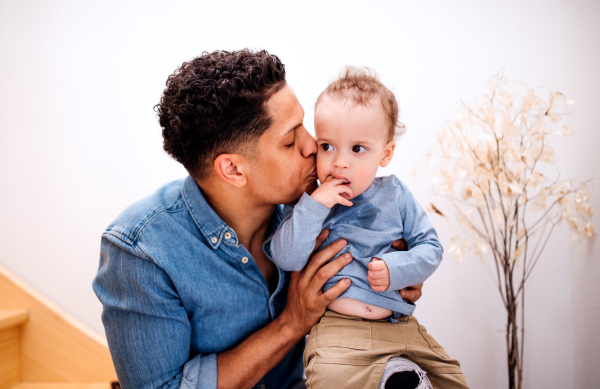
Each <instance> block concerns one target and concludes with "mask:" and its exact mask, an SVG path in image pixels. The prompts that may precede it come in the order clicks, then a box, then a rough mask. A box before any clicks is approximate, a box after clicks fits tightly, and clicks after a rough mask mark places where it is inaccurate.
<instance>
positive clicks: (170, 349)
mask: <svg viewBox="0 0 600 389" xmlns="http://www.w3.org/2000/svg"><path fill="white" fill-rule="evenodd" d="M280 220H281V208H280V207H277V208H276V210H275V213H274V215H273V220H272V223H273V224H272V228H273V230H274V229H275V228H276V227H277V224H278V223H279V222H280ZM227 232H229V234H231V237H229V238H227V237H226V236H229V234H226V233H227ZM244 257H247V258H249V260H248V261H247V262H246V263H243V261H242V258H244ZM288 281H289V273H286V272H284V271H283V270H279V282H278V285H277V289H276V290H275V292H274V293H273V294H271V293H269V286H268V284H267V282H266V281H265V279H264V277H263V275H262V273H261V272H260V270H259V268H258V267H257V266H256V263H255V262H254V260H253V259H252V256H251V255H250V253H249V252H248V251H247V250H246V249H245V248H244V247H243V246H241V245H239V244H238V241H237V236H236V234H235V231H233V230H232V229H231V228H230V227H229V226H228V225H227V224H225V223H224V222H223V221H222V220H221V219H220V218H219V217H218V216H217V214H216V213H215V212H214V211H213V210H212V208H210V206H209V205H208V204H207V203H206V201H205V200H204V197H203V196H202V192H201V191H200V189H199V187H198V186H197V184H196V182H195V181H194V180H193V179H192V178H191V177H188V178H187V179H185V180H181V181H176V182H173V183H170V184H168V185H165V186H164V187H162V188H160V189H159V190H158V191H157V192H156V193H155V194H154V195H152V196H150V197H147V198H145V199H143V200H141V201H139V202H137V203H135V204H134V205H132V206H130V207H129V208H127V209H126V210H125V211H124V212H123V213H122V214H121V215H120V216H119V217H118V218H117V219H116V220H115V221H114V222H113V223H112V224H111V225H110V226H109V227H108V229H107V230H106V231H105V232H104V234H103V235H102V244H101V254H100V268H99V270H98V275H97V276H96V279H95V280H94V285H93V286H94V291H95V292H96V295H97V296H98V298H99V299H100V301H101V302H102V304H103V305H104V310H103V313H102V321H103V323H104V327H105V329H106V336H107V338H108V344H109V347H110V352H111V355H112V358H113V362H114V364H115V368H116V370H117V375H118V377H119V381H120V383H121V386H122V387H123V388H125V389H128V388H135V389H141V388H180V387H181V388H203V389H204V388H210V389H213V388H216V387H217V353H220V352H223V351H226V350H229V349H231V348H233V347H235V346H237V345H238V344H240V343H241V342H242V341H243V340H244V339H245V338H246V337H248V336H249V335H251V334H252V333H253V332H255V331H257V330H259V329H260V328H262V327H264V326H265V325H267V324H268V323H269V322H271V321H272V320H273V319H275V318H276V317H277V316H278V315H279V313H280V312H281V311H282V310H283V308H284V306H285V303H286V299H287V287H288ZM303 350H304V342H303V341H302V342H300V343H298V344H297V345H296V346H295V347H294V348H293V349H292V350H291V351H290V353H289V354H288V355H287V356H286V357H285V358H284V359H283V360H282V361H281V362H280V363H279V365H277V366H276V367H275V368H274V369H273V370H271V371H270V372H269V373H268V374H267V375H266V376H265V377H263V378H262V380H261V381H260V382H259V383H258V384H257V385H256V386H255V388H260V389H263V388H277V389H279V388H288V387H290V386H291V385H292V384H293V383H294V382H295V381H299V380H301V378H302V373H303V366H302V352H303ZM263 385H264V386H263Z"/></svg>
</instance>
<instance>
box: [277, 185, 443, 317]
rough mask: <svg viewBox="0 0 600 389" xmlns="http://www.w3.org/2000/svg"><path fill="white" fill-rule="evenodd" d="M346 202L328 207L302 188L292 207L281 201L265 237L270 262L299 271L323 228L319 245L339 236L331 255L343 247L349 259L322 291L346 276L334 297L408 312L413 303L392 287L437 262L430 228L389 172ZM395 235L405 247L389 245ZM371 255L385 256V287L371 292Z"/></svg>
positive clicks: (416, 279)
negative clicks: (274, 226)
mask: <svg viewBox="0 0 600 389" xmlns="http://www.w3.org/2000/svg"><path fill="white" fill-rule="evenodd" d="M351 202H352V206H350V207H347V206H345V205H341V204H336V205H334V206H333V207H332V208H331V210H329V209H328V208H327V207H325V206H324V205H322V204H321V203H319V202H318V201H316V200H314V199H313V198H312V197H310V196H308V195H307V194H306V193H305V194H304V195H303V196H302V198H301V199H300V201H298V203H297V204H296V205H295V206H286V207H285V208H284V211H283V221H282V222H281V223H280V224H279V228H278V230H277V231H276V232H275V234H274V235H273V236H272V239H271V242H270V247H271V253H272V255H273V262H275V264H276V265H277V266H279V267H280V268H281V269H283V270H288V271H296V270H300V269H301V268H303V267H304V265H305V264H306V261H307V258H308V256H309V255H310V252H311V251H312V249H313V246H314V241H315V238H316V237H317V235H318V234H319V233H320V232H321V230H322V229H324V228H327V229H329V230H330V232H329V236H328V237H327V239H326V240H325V242H323V244H322V245H321V248H323V247H325V246H328V245H329V244H331V243H332V242H333V241H335V240H337V239H340V238H344V239H346V240H347V241H348V244H347V245H346V246H345V247H344V249H343V250H342V251H340V253H339V254H337V256H339V255H342V254H344V253H346V252H349V253H350V254H352V257H353V261H352V262H350V263H349V264H348V265H346V266H345V267H344V268H343V269H342V270H340V271H339V272H338V273H337V274H336V275H335V276H333V277H332V278H331V279H330V280H329V281H327V283H326V284H325V286H324V287H323V290H328V289H330V288H332V287H333V286H335V284H336V283H338V282H339V281H340V280H341V279H342V278H349V279H350V280H351V281H352V285H351V286H350V287H349V288H348V289H347V290H346V291H345V292H344V293H342V294H341V295H340V297H339V298H343V297H349V298H353V299H356V300H360V301H362V302H364V303H367V304H373V305H376V306H379V307H383V308H387V309H390V310H392V311H393V312H394V313H395V315H400V314H402V315H411V314H412V313H413V311H414V310H415V305H414V304H412V303H411V302H408V301H404V300H403V299H402V298H401V297H400V294H399V293H398V292H397V291H398V290H400V289H404V288H406V287H407V286H410V285H417V284H420V283H422V282H423V281H425V280H426V279H427V278H428V277H429V276H431V274H433V272H434V271H435V269H437V267H438V266H439V264H440V262H441V260H442V252H443V250H442V245H441V244H440V242H439V240H438V237H437V234H436V232H435V229H434V228H433V226H432V225H431V222H430V221H429V218H428V217H427V215H426V214H425V212H424V211H423V208H421V206H420V205H419V203H418V202H417V201H416V200H415V198H414V197H413V195H412V193H411V192H410V190H409V189H408V187H407V186H406V185H404V183H403V182H402V181H400V180H399V179H398V178H397V177H396V176H394V175H391V176H388V177H377V178H375V180H374V181H373V183H372V184H371V186H369V188H368V189H367V190H366V191H365V192H363V193H362V194H360V195H359V196H356V197H355V198H353V199H352V200H351ZM400 238H402V239H404V240H405V241H406V244H407V246H408V251H397V250H393V249H391V244H392V242H393V241H395V240H397V239H400ZM337 256H336V257H337ZM373 257H376V258H379V259H382V260H383V261H385V263H386V265H387V267H388V270H389V273H390V286H389V288H388V290H386V291H384V292H376V291H374V290H373V289H372V288H371V286H370V284H369V281H368V280H367V272H368V270H369V269H368V265H369V263H370V262H371V260H372V258H373Z"/></svg>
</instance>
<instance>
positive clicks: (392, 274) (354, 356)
mask: <svg viewBox="0 0 600 389" xmlns="http://www.w3.org/2000/svg"><path fill="white" fill-rule="evenodd" d="M403 130H404V126H403V125H402V124H401V123H400V122H399V121H398V104H397V102H396V99H395V97H394V94H393V93H392V92H391V91H390V90H389V89H387V88H386V87H385V86H384V85H383V84H381V82H380V81H379V80H378V78H377V77H376V76H375V75H372V74H371V72H370V71H368V70H365V69H356V68H347V69H346V71H345V73H343V74H342V76H341V77H340V78H339V79H337V80H336V81H334V82H333V83H331V84H330V85H329V86H328V87H327V88H326V89H325V90H324V91H323V93H321V95H320V96H319V98H318V99H317V103H316V107H315V134H316V138H317V145H318V152H317V175H318V178H319V181H320V182H321V186H319V188H317V189H316V190H315V191H314V192H313V193H312V194H311V195H310V196H309V195H308V194H306V193H305V194H304V195H303V196H302V197H301V198H300V200H299V201H298V203H297V204H296V205H294V206H286V207H285V208H284V213H283V220H282V222H281V224H280V225H279V228H278V229H277V231H276V232H275V234H274V235H273V237H272V240H271V242H270V249H271V254H272V258H273V261H274V262H275V264H277V265H278V266H279V267H280V268H281V269H283V270H287V271H298V270H300V269H302V268H303V267H304V265H305V264H306V261H307V259H308V258H309V256H310V253H311V251H312V249H313V246H314V242H315V239H316V237H317V235H319V233H320V232H321V230H323V229H329V231H330V232H329V236H328V237H327V240H326V241H325V242H323V244H322V246H321V248H322V247H325V246H327V245H329V244H330V243H332V242H333V241H335V240H337V239H340V238H343V239H345V240H346V241H347V242H348V244H347V245H346V246H345V247H344V249H343V250H342V251H341V252H340V253H339V254H338V256H339V255H344V254H346V253H349V254H350V255H352V257H353V261H352V262H351V263H350V264H348V265H347V266H346V267H344V268H343V269H342V270H340V272H339V273H338V274H337V275H336V276H334V277H332V278H331V279H330V280H329V281H328V282H327V283H326V285H325V287H324V291H326V290H328V289H329V288H331V287H333V286H334V285H335V284H336V283H337V282H338V281H340V280H341V279H343V278H349V279H350V280H351V281H352V284H351V286H350V287H349V288H348V289H347V290H346V291H345V292H344V293H343V294H342V295H341V296H340V297H339V298H338V299H336V300H335V301H333V302H332V303H331V304H330V305H329V306H328V310H327V311H326V313H325V315H324V316H323V318H322V319H321V321H320V322H319V323H318V324H317V325H315V326H314V327H313V329H312V331H311V333H310V335H309V337H308V339H307V344H306V349H305V353H304V364H305V367H306V376H307V379H308V380H307V383H306V385H307V388H334V387H339V388H361V389H362V388H373V389H377V388H379V387H381V388H390V387H391V386H389V384H388V386H386V381H387V382H388V383H389V382H393V381H394V377H393V374H394V373H396V372H399V371H403V370H413V371H416V372H417V373H418V375H419V379H418V380H417V382H420V386H419V387H420V388H421V387H429V386H428V385H429V380H430V381H431V383H432V384H433V386H434V387H443V388H466V387H467V385H466V380H465V378H464V376H463V375H462V372H461V371H460V365H459V363H458V361H456V360H454V359H450V357H448V355H447V354H446V353H445V351H444V349H443V348H442V347H441V346H440V345H439V344H438V343H437V342H436V341H435V340H434V339H433V338H432V337H431V336H430V335H428V334H427V332H426V330H425V327H423V326H420V325H419V324H418V322H417V321H416V319H415V318H414V317H413V316H411V314H412V313H413V311H414V309H415V306H414V304H412V303H410V302H408V301H404V300H403V299H402V298H401V297H400V294H399V292H398V291H399V290H400V289H403V288H406V287H407V286H411V285H417V284H420V283H422V282H423V281H425V280H426V279H427V278H428V277H429V276H430V275H431V274H432V273H433V272H434V271H435V269H436V268H437V267H438V265H439V263H440V261H441V259H442V246H441V244H440V242H439V241H438V238H437V234H436V232H435V230H434V229H433V227H432V225H431V223H430V221H429V219H428V217H427V216H426V214H425V212H424V211H423V209H422V208H421V206H420V205H419V204H418V203H417V202H416V200H415V199H414V197H413V196H412V194H411V193H410V191H409V190H408V188H407V187H406V186H405V185H404V184H403V183H402V182H401V181H400V180H399V179H398V178H396V176H394V175H391V176H388V177H375V175H376V173H377V169H378V167H379V166H382V167H384V166H387V165H388V164H389V163H390V161H391V159H392V157H393V154H394V149H395V145H396V144H395V140H394V139H395V137H396V136H398V135H400V134H401V133H402V132H403ZM401 238H402V239H404V241H405V242H406V244H407V246H408V251H396V250H394V249H392V247H391V243H392V242H393V241H395V240H397V239H401ZM399 356H402V357H404V358H406V359H408V360H406V359H402V358H395V357H399ZM390 358H394V359H392V360H391V362H390V363H389V364H388V361H390ZM409 360H410V361H412V362H414V363H416V364H417V365H418V366H416V365H414V363H412V362H410V361H409ZM386 366H387V368H386ZM407 366H408V367H407ZM419 367H421V368H422V369H423V370H425V371H426V372H427V377H428V378H429V379H427V378H426V377H425V373H424V372H423V370H421V369H420V368H419ZM398 374H399V373H398ZM390 376H392V379H389V380H388V377H390ZM382 377H383V379H382ZM414 387H416V386H414Z"/></svg>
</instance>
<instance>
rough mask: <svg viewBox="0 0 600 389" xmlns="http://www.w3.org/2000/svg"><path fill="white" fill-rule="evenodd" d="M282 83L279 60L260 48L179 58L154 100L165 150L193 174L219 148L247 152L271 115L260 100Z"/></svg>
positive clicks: (204, 173)
mask: <svg viewBox="0 0 600 389" xmlns="http://www.w3.org/2000/svg"><path fill="white" fill-rule="evenodd" d="M285 85H286V81H285V66H284V65H283V64H282V63H281V61H280V60H279V58H278V57H277V56H275V55H271V54H269V53H268V52H266V51H264V50H263V51H252V50H249V49H243V50H239V51H232V52H228V51H214V52H212V53H208V52H204V53H202V55H201V56H200V57H198V58H195V59H193V60H191V61H190V62H184V63H183V64H182V65H181V67H179V68H178V69H177V70H175V72H174V73H173V74H172V75H170V76H169V78H168V79H167V83H166V88H165V90H164V92H163V95H162V96H161V99H160V103H159V104H157V105H156V106H155V110H156V111H157V113H158V119H159V123H160V126H161V127H162V134H163V138H164V149H165V151H166V152H167V153H168V154H169V155H170V156H172V157H173V158H174V159H175V160H177V161H178V162H180V163H181V164H182V165H183V166H184V167H185V168H186V169H187V171H188V172H189V173H190V175H191V176H192V177H194V178H196V179H197V180H202V179H204V178H206V177H208V175H209V173H210V168H211V166H212V163H213V162H214V160H215V159H216V158H217V157H218V156H219V155H220V154H224V153H244V154H245V155H251V149H252V144H253V143H252V142H256V141H258V138H259V137H260V136H261V135H262V134H263V133H264V132H265V131H266V130H267V129H268V128H269V127H270V126H271V124H272V121H273V120H272V118H271V117H270V115H269V112H268V109H267V106H266V103H267V101H268V100H269V98H270V97H271V96H272V95H273V94H275V93H277V92H278V91H279V90H281V89H282V88H283V87H284V86H285Z"/></svg>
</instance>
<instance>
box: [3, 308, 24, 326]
mask: <svg viewBox="0 0 600 389" xmlns="http://www.w3.org/2000/svg"><path fill="white" fill-rule="evenodd" d="M27 316H28V313H27V309H0V330H2V329H4V328H9V327H14V326H18V325H20V324H23V323H25V322H26V321H27Z"/></svg>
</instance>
